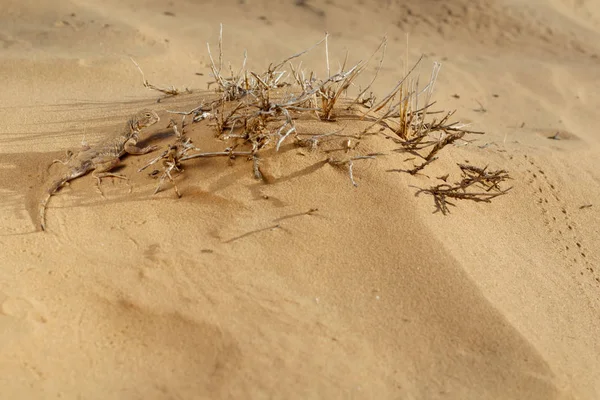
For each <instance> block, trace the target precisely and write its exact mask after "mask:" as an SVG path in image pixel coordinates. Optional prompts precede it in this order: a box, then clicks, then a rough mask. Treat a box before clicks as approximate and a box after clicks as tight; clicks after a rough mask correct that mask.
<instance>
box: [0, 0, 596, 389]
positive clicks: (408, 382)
mask: <svg viewBox="0 0 600 400" xmlns="http://www.w3.org/2000/svg"><path fill="white" fill-rule="evenodd" d="M297 3H303V2H294V1H291V0H290V1H278V2H268V1H258V0H245V1H225V2H224V1H219V2H217V1H205V2H193V1H185V0H175V1H171V2H168V3H165V2H160V1H144V2H142V1H127V2H124V1H119V2H117V1H113V0H110V1H106V2H102V4H99V3H97V2H93V1H87V0H72V1H60V2H55V3H54V4H39V2H37V1H23V0H21V1H18V2H17V1H12V0H5V1H3V4H2V7H1V8H0V10H1V11H0V49H1V51H0V71H1V74H2V76H3V77H5V79H4V84H3V90H2V91H0V105H1V107H0V119H1V120H2V121H3V123H2V124H0V183H1V185H0V193H1V196H0V210H1V211H0V246H1V249H2V251H1V252H0V336H1V339H2V340H1V341H0V343H1V344H0V359H1V360H2V362H0V372H2V373H1V374H0V376H1V377H0V397H1V398H7V399H8V398H11V399H17V398H22V399H28V398H56V397H59V396H60V397H61V398H67V399H76V398H83V399H96V398H97V399H113V398H114V399H138V398H139V399H142V398H143V399H195V398H198V399H221V398H285V399H306V398H327V399H331V398H349V399H388V398H389V399H397V398H407V399H436V398H440V399H442V398H444V399H445V398H450V399H597V398H599V397H600V336H599V335H598V332H600V320H599V319H598V313H599V311H600V262H599V257H600V246H599V243H600V240H598V239H599V238H600V228H599V225H598V222H597V221H600V189H599V187H600V173H599V172H598V169H597V168H596V160H597V159H598V157H599V156H600V151H599V149H600V136H599V135H598V133H597V130H596V120H597V112H596V111H597V108H598V106H599V105H600V95H599V94H598V93H597V91H596V90H595V85H596V84H597V82H598V79H600V72H598V71H599V69H598V63H599V59H598V55H599V54H600V49H599V48H598V44H597V43H599V41H598V40H597V39H598V37H599V35H600V6H598V5H597V4H596V3H595V2H592V1H567V0H562V1H561V0H547V1H535V2H524V1H516V0H504V1H500V2H497V1H496V2H492V1H487V0H481V1H470V2H468V1H463V0H453V1H449V2H444V3H443V4H440V2H437V1H422V2H412V3H414V4H412V3H409V2H405V1H400V0H397V1H393V0H388V1H384V0H381V1H375V0H364V1H358V0H356V1H355V0H352V1H347V2H332V1H328V2H318V1H308V2H306V3H305V4H304V5H298V4H297ZM219 23H223V25H224V37H223V43H224V50H225V59H226V60H227V61H231V63H232V65H233V68H234V69H236V68H239V65H240V63H241V61H242V59H243V53H244V50H245V49H246V50H247V51H248V62H249V64H251V65H252V66H253V68H254V69H255V70H260V69H262V68H265V67H267V66H268V65H269V63H271V62H276V61H278V60H281V59H283V58H285V57H287V56H289V55H291V54H294V53H296V52H298V51H300V50H302V49H305V48H307V47H308V46H310V45H311V44H312V43H315V42H317V41H318V40H319V39H321V38H322V37H323V34H324V32H325V31H327V32H329V33H330V34H331V36H330V42H329V45H330V56H331V62H332V65H333V66H335V68H337V66H338V65H339V64H340V63H342V62H343V60H344V57H345V54H346V51H347V50H348V52H349V56H348V57H349V58H348V59H349V62H357V61H358V60H361V59H366V58H367V57H369V55H370V54H372V52H373V51H374V49H375V48H376V47H377V45H378V44H379V43H380V41H381V38H382V37H383V36H384V35H387V37H388V40H389V41H388V48H387V51H386V60H385V63H384V64H383V67H382V69H381V72H380V75H379V77H378V80H377V81H376V83H375V84H374V86H373V88H374V90H375V91H377V92H378V93H386V92H387V91H389V90H390V88H391V87H392V86H393V85H394V84H395V83H396V81H397V80H398V79H399V78H400V77H401V76H402V74H403V71H404V69H405V65H412V64H413V63H414V62H415V61H416V60H417V59H418V58H419V56H420V55H421V54H424V58H423V61H422V63H421V66H420V69H419V71H418V72H419V73H420V74H421V76H422V77H423V79H425V77H427V76H428V75H429V74H430V68H431V65H432V63H433V62H434V61H441V62H442V65H443V66H442V70H441V73H440V77H439V79H438V82H437V86H436V93H435V100H436V101H437V103H436V105H437V106H439V107H440V108H441V109H457V112H456V116H457V117H458V118H459V119H461V120H462V121H465V122H468V123H471V124H472V125H471V126H472V127H473V128H474V129H476V130H480V131H484V132H486V134H485V135H483V136H477V137H475V138H474V139H476V140H475V141H474V142H472V143H468V144H467V145H465V144H463V145H460V146H452V147H451V148H447V149H445V150H444V153H443V154H442V155H441V157H440V159H439V160H438V161H436V162H435V163H433V164H432V165H431V166H430V167H428V169H427V170H426V175H427V176H425V175H416V176H412V175H409V174H404V173H397V172H386V171H388V170H393V169H396V168H399V164H401V163H402V160H403V156H398V157H378V158H376V159H374V160H364V161H361V162H360V163H356V165H355V168H354V176H355V179H356V180H357V182H358V187H354V186H353V185H352V184H351V183H350V181H349V179H348V174H347V172H346V171H344V170H342V169H338V168H334V167H332V166H331V165H329V164H328V163H327V162H326V161H324V160H325V159H326V157H327V156H325V155H324V154H323V153H320V152H310V151H308V150H306V149H302V148H296V147H294V146H292V145H285V146H284V147H282V151H281V152H280V154H278V155H277V156H276V157H275V156H273V157H268V158H266V159H265V160H264V163H263V164H262V167H263V171H264V173H265V175H266V179H267V181H268V183H261V182H258V181H257V180H255V179H254V178H253V176H252V166H251V164H252V163H249V162H247V161H245V160H243V159H240V158H238V159H236V160H235V161H234V162H229V161H227V160H224V159H202V160H198V161H195V162H193V163H190V164H189V166H186V169H185V174H183V175H182V176H181V178H180V179H179V180H178V181H177V182H178V186H179V188H180V190H181V191H182V194H183V196H182V197H181V198H180V199H178V198H177V197H176V196H175V194H174V193H173V191H172V189H171V188H170V186H169V185H165V190H163V191H161V192H160V193H158V194H157V195H154V196H153V195H152V193H153V191H154V188H155V186H156V180H153V179H151V178H150V177H149V176H148V174H147V173H146V172H144V173H137V172H136V171H137V169H139V168H140V167H142V166H143V165H144V164H146V163H147V162H148V161H149V160H150V159H152V158H153V157H155V155H154V154H149V155H145V156H138V157H135V156H128V157H126V158H125V159H124V160H123V168H122V169H121V170H120V172H121V173H123V174H125V175H127V176H129V177H130V182H129V184H127V183H125V182H121V181H119V180H115V181H114V182H113V181H111V180H105V182H104V184H103V186H102V189H103V191H104V197H102V196H100V195H99V194H98V192H97V190H96V187H95V181H94V179H93V178H92V177H91V176H86V177H83V178H81V179H77V180H74V181H72V182H71V184H70V185H69V186H67V187H65V188H63V189H62V190H61V191H60V192H59V193H57V195H55V196H53V198H52V201H51V203H50V207H49V209H48V216H47V218H48V226H49V230H48V232H39V231H38V230H37V223H38V222H37V220H36V218H37V207H38V204H39V201H40V198H41V195H42V193H43V191H44V190H45V189H46V188H47V187H48V185H49V181H51V180H52V179H54V178H55V177H56V175H57V174H58V173H59V171H60V166H57V165H54V166H52V167H51V168H48V165H50V163H51V162H52V160H54V159H57V158H62V157H64V153H65V151H66V150H67V149H77V148H78V147H79V146H80V143H81V142H82V140H85V141H87V142H91V143H94V142H97V141H99V140H101V139H102V138H103V137H105V136H106V135H108V134H110V133H111V132H115V131H116V130H117V129H120V127H121V126H122V124H123V123H124V121H125V120H126V118H127V117H128V116H129V115H131V114H132V113H134V112H136V111H137V110H139V109H141V108H146V107H151V108H154V109H156V110H157V112H158V113H159V115H160V116H161V122H160V124H158V125H156V126H153V127H151V128H150V129H149V130H148V132H147V133H146V135H147V136H146V137H145V138H144V139H145V141H146V142H147V143H153V144H157V145H160V146H166V145H167V143H169V141H170V140H171V139H172V135H171V132H172V131H171V129H170V128H167V123H168V120H169V118H170V117H171V116H170V114H168V113H167V110H173V109H176V110H188V109H190V108H191V107H194V106H196V105H198V104H199V102H200V101H201V100H202V99H207V98H210V96H214V93H213V92H212V91H207V90H206V85H207V83H208V82H209V81H210V80H211V76H210V69H209V62H210V60H209V57H208V54H207V51H206V42H209V43H210V44H211V48H212V50H213V52H215V51H216V50H215V49H216V45H217V40H218V35H219ZM407 33H408V36H407ZM407 42H408V49H407ZM407 56H408V59H407ZM130 57H132V58H134V59H135V60H136V62H138V63H139V65H140V66H141V67H142V68H143V71H144V73H145V77H146V78H147V79H148V80H150V81H151V82H152V83H155V84H157V85H163V86H168V85H173V86H175V87H177V88H189V89H191V90H192V93H191V94H184V95H180V96H176V97H172V98H168V99H163V100H162V101H161V102H159V103H157V102H156V99H157V98H158V94H157V93H156V92H153V91H150V90H148V89H147V88H145V87H143V85H142V78H141V76H140V74H139V71H138V70H137V69H136V68H135V66H134V65H133V63H132V62H131V60H130ZM304 63H306V64H305V65H308V64H310V65H314V68H315V69H316V70H317V72H319V73H322V72H323V71H324V70H325V63H324V54H323V52H322V51H321V50H319V51H316V52H313V53H310V54H308V55H307V56H306V57H305V61H304ZM374 68H375V66H372V67H371V70H370V72H373V71H374ZM365 79H366V78H365ZM365 82H366V81H364V82H363V81H360V82H358V83H360V84H363V85H364V84H365ZM364 124H365V122H360V121H356V120H353V121H337V122H331V123H323V122H318V121H307V122H305V125H303V127H304V128H303V129H305V130H306V131H307V132H313V131H314V132H315V133H318V132H325V131H330V130H331V129H338V128H342V127H343V128H344V129H345V131H346V132H348V133H352V132H358V131H360V129H362V128H364ZM188 135H190V137H193V139H194V143H196V145H200V146H201V147H202V149H203V150H205V151H220V150H222V147H223V146H222V143H221V142H219V141H218V140H217V139H215V138H214V134H213V132H212V131H211V130H210V129H208V128H206V127H205V126H201V125H192V126H190V128H189V131H188ZM549 137H554V139H558V140H554V139H550V138H549ZM361 145H362V146H364V151H365V153H367V152H369V151H372V152H379V151H386V152H388V151H391V150H392V149H393V143H391V142H390V141H389V140H386V139H384V138H383V137H380V136H372V137H370V138H369V140H365V141H364V143H361ZM465 160H468V161H469V162H472V163H474V164H477V165H482V166H485V165H489V166H490V168H494V169H506V170H508V171H509V172H510V175H511V177H512V181H511V182H510V184H511V185H512V186H513V189H512V190H511V191H510V192H509V194H507V195H505V196H501V197H498V198H497V199H494V201H493V202H492V203H491V204H483V203H482V204H480V203H471V202H464V201H463V202H457V203H456V205H457V206H456V207H455V208H452V210H451V211H452V212H451V213H450V214H449V215H446V216H443V215H441V214H440V213H433V211H435V208H434V205H433V201H432V199H431V198H430V197H428V196H426V195H423V194H422V195H419V196H415V194H416V192H417V189H416V188H419V187H425V186H428V185H429V184H430V183H431V182H432V179H435V177H438V176H442V175H444V174H445V173H447V172H449V171H453V168H455V165H456V163H462V162H465ZM313 209H318V210H317V211H313V212H307V211H309V210H313Z"/></svg>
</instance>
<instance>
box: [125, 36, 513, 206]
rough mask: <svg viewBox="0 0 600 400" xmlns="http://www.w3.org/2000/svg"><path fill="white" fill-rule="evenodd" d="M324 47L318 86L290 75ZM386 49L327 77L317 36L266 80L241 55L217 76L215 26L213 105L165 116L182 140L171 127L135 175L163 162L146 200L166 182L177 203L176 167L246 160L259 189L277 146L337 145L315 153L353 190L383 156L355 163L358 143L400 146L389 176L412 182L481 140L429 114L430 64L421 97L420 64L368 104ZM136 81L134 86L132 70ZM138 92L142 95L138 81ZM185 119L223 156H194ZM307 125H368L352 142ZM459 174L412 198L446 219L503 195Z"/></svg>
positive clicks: (492, 179) (442, 115)
mask: <svg viewBox="0 0 600 400" xmlns="http://www.w3.org/2000/svg"><path fill="white" fill-rule="evenodd" d="M323 43H324V45H325V63H326V74H327V75H326V77H324V78H323V79H321V78H319V77H318V76H317V74H315V73H314V72H313V71H310V70H308V71H307V70H306V69H304V68H303V65H302V61H300V62H298V64H296V65H294V63H295V62H297V60H298V59H299V58H300V57H302V56H303V55H305V54H306V53H308V52H310V51H312V50H313V49H315V48H317V47H319V46H321V45H322V44H323ZM386 47H387V41H386V39H385V38H384V39H383V40H382V42H381V43H380V45H379V46H378V47H377V49H376V50H375V51H374V52H373V54H372V55H371V56H370V57H369V58H368V59H367V60H366V61H359V62H357V63H355V64H353V65H349V66H347V64H348V54H346V58H345V59H344V61H343V63H342V64H341V65H340V67H339V70H338V71H337V72H335V71H332V70H331V66H330V56H329V35H328V34H326V35H325V37H324V38H322V39H321V40H319V41H318V42H316V43H315V44H314V45H312V46H311V47H309V48H307V49H305V50H303V51H301V52H299V53H296V54H294V55H292V56H290V57H287V58H285V59H283V60H282V61H281V62H279V63H277V64H271V65H269V67H268V68H267V69H266V71H264V72H260V73H259V72H255V71H252V70H250V69H248V65H247V60H248V57H247V53H244V58H243V62H242V65H241V67H240V68H239V69H238V70H236V72H234V69H233V68H232V67H231V65H230V66H229V68H228V70H229V73H228V75H227V76H226V72H225V71H224V66H223V28H222V26H221V29H220V32H219V39H218V51H219V54H218V59H217V60H215V58H214V57H213V54H212V53H211V49H210V45H209V44H207V48H208V54H209V58H210V62H211V63H210V69H211V74H212V77H213V79H214V80H213V82H211V83H210V85H211V86H212V85H216V92H217V94H218V96H217V99H216V100H213V101H202V102H201V104H200V105H198V106H197V107H195V108H193V109H192V110H190V111H169V112H170V113H173V114H178V115H182V123H181V130H179V129H178V127H177V124H175V123H174V122H173V123H172V125H171V126H172V128H173V131H174V133H175V137H176V139H175V141H174V142H173V143H172V144H171V145H170V146H169V147H168V148H167V150H165V152H164V153H163V154H162V155H161V156H159V157H157V158H156V159H154V160H152V161H151V162H150V163H149V164H148V165H147V166H145V167H144V168H146V167H148V166H149V165H152V164H154V163H157V162H158V161H162V173H160V172H156V174H155V175H156V176H158V174H159V173H160V179H159V183H158V186H157V188H156V191H155V193H156V192H158V191H159V190H160V189H161V187H162V185H163V183H164V181H165V180H167V179H168V180H169V181H170V182H171V183H172V184H173V187H174V190H175V192H176V193H177V195H178V196H180V195H181V193H180V192H179V190H178V188H177V186H176V185H175V177H176V174H178V173H181V172H182V171H183V167H182V165H183V163H185V162H186V161H188V160H191V159H194V158H207V157H228V158H236V157H245V158H247V159H248V160H249V161H252V170H253V174H254V177H255V178H256V179H259V180H263V174H262V171H261V167H260V163H261V159H262V155H263V151H264V150H266V149H270V148H273V149H274V150H275V152H278V151H280V150H281V149H282V148H283V147H284V146H285V145H286V143H291V144H295V145H297V146H302V147H308V148H310V150H311V151H313V152H316V151H318V150H319V149H320V147H321V146H323V145H324V143H327V142H329V141H331V140H333V139H336V138H340V137H342V138H344V139H345V141H344V143H343V145H342V146H341V147H339V148H332V147H331V145H327V146H326V147H325V149H324V152H326V153H335V152H338V151H343V152H344V153H345V154H344V155H343V156H342V157H337V156H328V157H327V158H326V160H324V161H323V162H327V163H329V164H330V165H332V166H336V167H341V168H345V169H347V171H348V175H349V177H350V181H351V183H352V185H353V186H358V185H357V182H356V180H355V178H354V170H353V167H354V162H355V161H357V160H363V159H373V158H375V157H376V156H380V155H383V153H369V154H360V152H359V151H357V144H358V143H360V141H361V139H362V138H363V137H364V136H365V135H367V134H369V135H372V134H381V135H384V136H386V137H388V138H391V139H392V140H393V141H394V142H395V143H397V144H398V145H400V147H399V148H398V149H395V150H393V151H392V153H391V154H394V153H408V154H410V155H412V156H413V158H412V159H413V160H420V162H417V163H415V164H413V165H412V166H409V167H406V168H399V169H393V170H391V171H402V172H408V173H410V174H416V173H418V172H419V171H421V170H423V169H424V168H425V167H426V166H428V165H429V164H431V163H432V162H433V161H435V160H436V159H437V157H438V156H439V153H440V151H441V150H442V149H444V148H446V147H447V146H448V145H450V144H453V143H455V142H457V141H458V140H462V141H468V140H467V139H466V138H465V136H466V135H468V134H481V133H482V132H477V131H473V130H469V129H467V126H466V125H464V124H461V123H459V122H453V121H451V118H452V117H453V116H454V111H451V112H443V111H433V110H432V107H433V105H434V104H435V102H434V101H432V97H433V92H434V86H435V83H436V80H437V76H438V73H439V71H440V68H441V65H440V64H438V63H434V66H433V70H432V72H431V76H430V78H429V80H428V82H427V83H426V84H425V85H424V87H420V86H419V79H418V77H417V78H415V77H414V74H413V73H414V71H415V70H416V68H417V66H418V65H420V63H421V62H422V59H423V57H421V58H420V59H419V60H418V61H417V62H416V63H415V64H414V65H413V66H412V67H411V68H410V69H409V70H408V71H407V73H405V75H404V76H403V77H402V79H400V80H399V81H398V83H397V84H396V85H395V86H394V88H393V89H392V90H391V91H390V92H389V93H388V94H387V95H385V96H384V97H383V98H382V99H381V100H379V101H377V100H376V97H375V95H374V94H373V93H372V92H369V90H370V89H371V87H372V85H373V83H374V82H375V79H376V78H377V76H378V75H379V73H380V71H381V69H382V66H383V60H384V57H385V51H386ZM377 54H380V59H379V62H378V65H377V67H376V69H375V73H374V76H373V77H372V79H371V80H370V81H369V83H368V84H367V86H365V87H364V88H362V89H359V91H358V94H357V95H356V96H355V97H352V98H348V97H347V93H348V91H349V90H350V89H351V88H353V86H355V85H356V82H358V77H359V76H360V75H361V74H362V73H364V71H365V70H366V69H367V67H368V65H369V63H370V62H371V60H372V59H373V58H375V56H376V55H377ZM136 65H137V64H136ZM138 68H139V66H138ZM140 72H141V73H142V76H143V72H142V71H141V69H140ZM144 85H145V86H147V87H151V86H149V83H148V82H147V81H146V80H145V78H144ZM152 88H155V87H152ZM155 89H156V88H155ZM157 90H160V89H157ZM161 91H162V92H163V93H166V94H175V93H174V92H173V93H170V92H169V90H166V91H165V90H161ZM367 93H369V94H368V95H367ZM342 100H344V101H342ZM365 109H366V110H365ZM361 114H362V115H361ZM187 117H191V124H197V123H204V124H208V125H209V126H211V127H212V128H214V130H215V138H216V139H218V140H221V141H222V142H224V149H223V150H222V151H216V152H201V151H200V150H199V149H198V148H196V147H195V145H194V144H193V143H192V140H191V139H190V138H189V137H187V136H186V135H185V133H184V129H185V125H184V124H185V120H186V118H187ZM311 118H312V119H314V120H317V121H328V122H330V121H339V120H342V119H349V120H358V119H359V120H362V121H366V122H367V123H369V127H368V128H367V129H365V130H364V131H362V132H361V133H359V134H358V135H348V134H344V133H343V130H344V129H345V127H342V128H340V129H336V130H334V131H333V132H329V133H324V134H314V132H303V131H302V125H301V124H300V123H299V120H301V119H304V120H305V119H311ZM373 127H378V128H379V131H377V132H375V133H373V132H370V130H371V128H373ZM351 139H356V141H354V140H351ZM144 168H142V169H144ZM142 169H141V170H142ZM461 171H462V174H463V179H462V180H461V182H459V183H457V184H456V185H454V186H453V185H449V184H447V183H445V184H442V185H438V186H434V187H432V188H429V189H423V190H421V191H420V192H426V193H429V194H432V195H433V196H434V198H435V201H436V206H437V207H438V209H439V211H442V213H443V214H445V213H447V212H448V205H453V204H452V203H449V202H448V201H447V199H451V198H458V199H470V200H474V201H486V202H489V200H491V199H492V198H494V197H496V196H498V195H500V194H504V193H506V192H507V191H508V190H501V189H500V188H499V186H498V184H499V183H500V182H502V181H503V180H505V179H508V175H507V174H506V172H505V171H495V172H488V171H487V169H486V168H483V169H478V168H477V167H473V166H465V165H461ZM486 185H487V186H486ZM474 188H479V189H480V190H482V191H481V192H474V191H472V190H473V189H474ZM420 192H419V193H420Z"/></svg>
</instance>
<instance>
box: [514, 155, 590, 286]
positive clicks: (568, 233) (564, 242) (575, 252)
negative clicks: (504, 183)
mask: <svg viewBox="0 0 600 400" xmlns="http://www.w3.org/2000/svg"><path fill="white" fill-rule="evenodd" d="M524 158H525V160H526V163H527V164H528V165H527V169H526V171H527V173H528V175H529V178H528V180H527V183H528V184H529V187H530V190H531V191H532V195H533V196H534V198H535V199H536V204H537V205H538V207H539V209H540V212H541V214H542V216H543V219H544V225H546V227H547V229H548V234H550V235H552V241H553V242H554V243H555V244H556V246H557V248H558V252H559V253H560V254H561V256H562V257H563V259H564V260H565V262H566V263H567V264H568V265H569V266H573V267H578V268H580V275H583V276H585V275H586V274H587V275H588V276H590V277H591V278H592V279H593V281H594V282H595V283H596V284H597V285H599V286H600V274H598V271H596V270H595V269H594V265H593V264H592V263H591V262H590V261H589V260H588V257H587V255H586V249H585V247H584V246H583V245H582V243H583V242H584V241H583V238H582V235H581V234H580V233H579V232H578V229H577V224H576V223H575V222H574V220H573V219H572V218H571V216H570V210H571V209H572V207H571V206H570V205H569V204H568V203H567V202H565V201H563V200H562V199H561V196H560V194H559V191H558V189H557V187H556V185H555V184H554V183H553V182H552V180H551V179H550V178H549V177H548V175H547V174H546V173H545V172H544V170H542V169H541V168H540V167H539V166H538V165H537V164H536V162H535V161H534V159H533V158H532V157H531V156H527V155H526V154H525V155H524Z"/></svg>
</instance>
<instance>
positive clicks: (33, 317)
mask: <svg viewBox="0 0 600 400" xmlns="http://www.w3.org/2000/svg"><path fill="white" fill-rule="evenodd" d="M0 316H7V317H12V318H14V319H17V320H22V321H28V322H31V323H41V324H44V323H46V322H47V319H46V317H45V316H44V313H43V312H41V311H40V310H39V309H38V307H36V306H35V304H34V303H33V302H31V301H29V300H27V299H25V298H22V297H17V296H9V295H7V294H6V293H4V292H0Z"/></svg>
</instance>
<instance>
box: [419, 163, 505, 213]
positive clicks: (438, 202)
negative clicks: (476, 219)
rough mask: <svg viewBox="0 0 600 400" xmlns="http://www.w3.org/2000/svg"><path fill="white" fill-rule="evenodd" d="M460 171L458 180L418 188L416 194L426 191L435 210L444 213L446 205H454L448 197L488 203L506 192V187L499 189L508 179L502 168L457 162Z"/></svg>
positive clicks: (448, 210) (446, 208)
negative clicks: (460, 175) (489, 167)
mask: <svg viewBox="0 0 600 400" xmlns="http://www.w3.org/2000/svg"><path fill="white" fill-rule="evenodd" d="M459 167H460V169H461V171H462V179H461V181H460V182H457V183H455V184H454V185H450V184H448V183H443V184H440V185H436V186H433V187H430V188H428V189H420V190H419V191H418V192H417V193H416V195H419V194H420V193H427V194H430V195H432V196H433V199H434V203H435V207H436V211H435V212H438V211H439V212H441V213H442V214H444V215H446V214H448V213H449V212H450V209H449V208H448V206H455V204H454V203H451V202H450V201H449V200H448V199H458V200H472V201H476V202H484V203H489V202H490V201H491V200H492V199H494V198H496V197H498V196H501V195H503V194H506V193H508V191H509V190H511V189H512V188H508V189H501V188H500V186H499V185H500V183H502V182H504V181H506V180H508V179H510V176H509V175H508V173H507V172H506V171H504V170H497V171H488V170H487V167H486V168H479V167H475V166H472V165H465V164H459Z"/></svg>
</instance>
